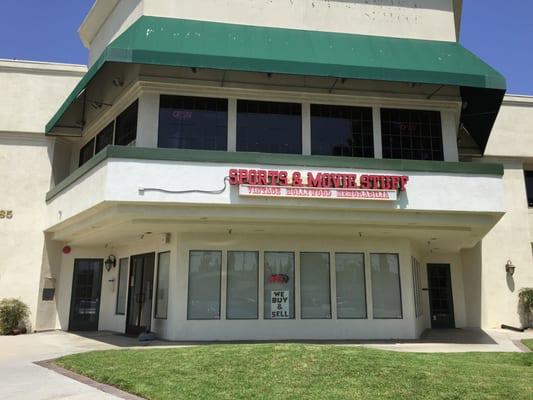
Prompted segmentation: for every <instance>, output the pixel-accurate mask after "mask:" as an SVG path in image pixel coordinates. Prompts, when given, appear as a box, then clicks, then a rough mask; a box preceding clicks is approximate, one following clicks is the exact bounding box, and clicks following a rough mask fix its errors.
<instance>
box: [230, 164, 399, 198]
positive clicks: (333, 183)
mask: <svg viewBox="0 0 533 400" xmlns="http://www.w3.org/2000/svg"><path fill="white" fill-rule="evenodd" d="M229 182H230V185H233V186H239V194H240V195H241V196H259V197H289V198H290V197H292V198H322V199H337V200H379V201H395V200H397V199H398V192H405V190H406V186H407V183H408V182H409V177H408V176H398V175H366V174H365V175H357V174H339V173H326V172H316V173H313V172H307V173H306V174H302V173H301V172H299V171H294V172H292V173H291V174H289V172H287V171H278V170H255V169H230V171H229Z"/></svg>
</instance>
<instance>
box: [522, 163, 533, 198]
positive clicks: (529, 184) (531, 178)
mask: <svg viewBox="0 0 533 400" xmlns="http://www.w3.org/2000/svg"><path fill="white" fill-rule="evenodd" d="M524 174H525V178H526V191H527V204H528V205H529V207H533V171H525V172H524Z"/></svg>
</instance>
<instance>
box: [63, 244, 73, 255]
mask: <svg viewBox="0 0 533 400" xmlns="http://www.w3.org/2000/svg"><path fill="white" fill-rule="evenodd" d="M71 251H72V249H71V248H70V246H65V247H63V254H69V253H70V252H71Z"/></svg>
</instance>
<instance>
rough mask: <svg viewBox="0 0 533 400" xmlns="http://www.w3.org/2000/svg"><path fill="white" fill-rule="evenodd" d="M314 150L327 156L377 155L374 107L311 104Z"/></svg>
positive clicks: (312, 150) (313, 152) (312, 146)
mask: <svg viewBox="0 0 533 400" xmlns="http://www.w3.org/2000/svg"><path fill="white" fill-rule="evenodd" d="M311 152H312V154H319V155H325V156H345V157H374V131H373V127H372V109H371V108H363V107H344V106H329V105H317V104H313V105H311Z"/></svg>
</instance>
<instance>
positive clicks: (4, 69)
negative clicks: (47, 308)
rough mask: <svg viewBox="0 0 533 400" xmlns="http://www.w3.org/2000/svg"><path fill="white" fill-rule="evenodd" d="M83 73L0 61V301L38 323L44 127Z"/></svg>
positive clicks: (47, 144) (47, 161)
mask: <svg viewBox="0 0 533 400" xmlns="http://www.w3.org/2000/svg"><path fill="white" fill-rule="evenodd" d="M84 71H85V68H84V67H78V66H69V65H66V66H65V65H57V64H45V63H33V62H17V61H1V60H0V88H2V94H1V96H0V181H1V182H2V191H1V192H0V209H1V210H12V211H13V218H12V219H2V220H0V253H1V254H2V257H0V298H5V297H16V298H20V299H22V300H23V301H24V302H26V303H27V304H28V305H29V306H30V311H31V321H30V322H31V326H32V328H36V327H37V325H38V322H37V319H36V314H37V308H38V304H39V303H40V302H39V300H38V299H39V298H40V291H39V289H40V287H41V284H42V279H41V266H42V263H43V249H44V235H43V230H44V228H45V216H46V211H45V210H46V204H45V203H44V193H46V191H48V190H49V188H50V185H51V162H52V158H53V154H54V140H53V139H50V138H47V137H45V136H44V125H45V124H46V122H48V119H49V118H50V117H51V115H52V113H53V112H55V111H56V110H57V108H59V104H60V102H61V101H62V100H63V98H64V97H65V96H66V95H67V93H68V92H70V90H71V89H72V87H73V86H74V85H75V83H76V82H77V80H78V79H79V78H80V76H81V75H82V74H83V72H84Z"/></svg>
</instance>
